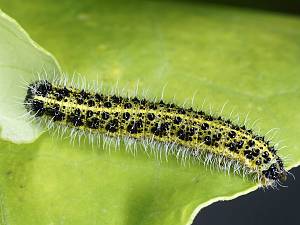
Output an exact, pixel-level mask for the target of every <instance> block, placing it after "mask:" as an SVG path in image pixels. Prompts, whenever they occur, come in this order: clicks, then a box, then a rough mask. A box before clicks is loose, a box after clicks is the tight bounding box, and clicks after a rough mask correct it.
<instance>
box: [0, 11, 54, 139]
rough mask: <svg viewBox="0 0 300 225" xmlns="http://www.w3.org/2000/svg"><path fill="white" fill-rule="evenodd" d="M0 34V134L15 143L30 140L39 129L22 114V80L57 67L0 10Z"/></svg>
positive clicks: (47, 55)
mask: <svg viewBox="0 0 300 225" xmlns="http://www.w3.org/2000/svg"><path fill="white" fill-rule="evenodd" d="M0 36H1V39H0V127H1V134H0V137H1V138H3V139H7V140H11V141H14V142H28V141H32V140H33V139H35V138H37V137H38V135H40V133H41V129H39V128H37V127H36V126H32V125H30V124H29V123H28V122H26V121H25V120H24V117H22V115H24V114H25V111H24V107H23V105H22V103H21V102H22V101H23V99H24V96H25V93H26V87H25V86H26V85H25V84H24V82H25V81H27V82H28V81H30V80H31V79H33V78H34V77H37V73H39V72H47V71H48V70H49V68H51V71H53V70H54V69H56V70H57V71H58V67H57V64H56V61H55V60H54V59H53V57H52V56H51V55H50V54H49V53H47V52H46V51H45V50H43V49H42V48H41V47H39V46H38V45H37V44H36V43H35V42H33V41H32V40H31V39H30V38H29V36H28V34H27V33H26V32H25V31H24V30H23V29H22V28H21V27H20V26H19V25H18V24H17V23H16V22H15V21H14V20H13V19H11V18H9V17H8V16H6V15H5V14H4V13H3V12H1V11H0ZM49 74H50V73H49ZM52 74H53V73H52ZM51 76H52V75H51ZM22 86H23V87H24V88H21V87H22Z"/></svg>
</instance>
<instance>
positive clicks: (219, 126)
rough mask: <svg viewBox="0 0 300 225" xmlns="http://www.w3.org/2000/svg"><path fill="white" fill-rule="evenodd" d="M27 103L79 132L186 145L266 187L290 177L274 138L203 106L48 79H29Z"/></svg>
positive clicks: (37, 114) (176, 147) (35, 112)
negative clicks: (198, 106)
mask: <svg viewBox="0 0 300 225" xmlns="http://www.w3.org/2000/svg"><path fill="white" fill-rule="evenodd" d="M24 106H25V108H26V110H27V111H28V113H29V114H30V115H31V116H32V117H33V118H35V119H42V120H43V121H46V122H47V123H48V124H56V125H59V126H63V127H65V129H69V128H70V129H72V131H75V132H83V133H85V134H94V135H98V134H101V135H104V136H107V137H111V138H121V139H122V138H123V139H131V140H136V141H140V142H143V143H145V142H146V143H159V144H163V145H165V146H171V147H170V148H171V149H172V152H173V153H174V154H178V153H179V151H182V149H184V153H185V154H187V155H189V157H193V158H199V159H203V160H204V162H206V163H215V164H218V165H219V166H220V167H221V168H224V169H225V170H230V168H231V167H232V168H231V169H233V171H234V172H236V171H237V170H238V171H239V170H240V169H242V170H243V171H244V173H246V174H249V176H251V177H253V179H255V180H256V181H257V182H258V184H259V185H260V186H263V187H267V186H272V187H273V186H276V185H277V184H281V183H282V182H284V181H285V180H286V178H287V174H288V171H287V170H285V168H284V165H283V160H282V159H281V158H280V157H279V156H278V155H277V149H276V147H275V146H274V145H271V143H270V141H268V140H266V138H265V137H263V136H259V135H257V134H255V133H254V132H253V131H252V130H251V129H247V128H246V127H245V125H243V126H239V125H236V124H234V123H233V122H231V121H230V120H229V119H224V118H222V117H221V116H213V115H209V114H207V113H206V112H204V111H202V110H194V109H193V108H184V107H180V106H178V105H176V104H175V103H172V102H169V103H167V102H164V101H163V100H160V101H154V100H152V101H151V100H147V99H145V98H138V97H137V96H133V97H128V96H120V95H115V94H111V95H110V94H104V93H100V92H97V91H90V92H89V91H87V90H85V89H80V88H78V87H75V86H74V85H71V86H67V85H66V83H62V82H56V81H53V82H50V81H48V80H47V79H39V80H37V81H34V82H32V83H30V84H28V86H27V93H26V96H25V100H24ZM203 156H204V157H203ZM214 159H215V160H214Z"/></svg>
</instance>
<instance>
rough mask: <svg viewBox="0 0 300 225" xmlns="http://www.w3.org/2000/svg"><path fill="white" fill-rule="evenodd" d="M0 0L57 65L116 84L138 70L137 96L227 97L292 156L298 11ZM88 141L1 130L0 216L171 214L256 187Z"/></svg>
mask: <svg viewBox="0 0 300 225" xmlns="http://www.w3.org/2000/svg"><path fill="white" fill-rule="evenodd" d="M0 3H1V5H2V9H3V10H4V11H5V12H7V13H9V14H10V15H11V16H13V17H14V18H16V19H17V20H18V21H19V22H20V23H21V24H22V26H23V27H24V28H25V29H26V30H27V31H28V32H29V33H30V35H31V36H32V37H33V39H34V40H35V41H37V42H38V43H39V44H41V45H42V46H43V47H44V48H46V49H47V50H49V51H51V52H52V53H53V54H54V55H55V56H56V58H57V59H58V61H59V62H60V64H61V66H62V67H63V70H64V71H67V72H69V73H73V72H74V71H77V72H80V73H82V74H84V76H85V77H86V78H87V79H88V80H90V81H93V80H95V79H96V77H97V74H100V79H101V81H103V83H104V84H105V85H106V86H113V85H115V84H116V82H117V81H119V86H120V87H125V88H126V90H133V89H134V87H135V86H136V84H137V81H138V80H139V88H140V90H146V89H147V90H148V96H149V98H150V97H155V96H156V97H160V96H161V93H162V89H163V88H164V86H165V85H166V84H167V85H166V88H165V91H164V99H166V100H172V97H173V95H174V94H176V102H177V103H184V101H185V99H186V98H191V97H192V96H193V95H194V94H195V93H196V94H195V101H194V105H195V106H197V107H201V105H202V102H203V100H204V99H206V103H205V104H204V107H205V108H206V109H207V110H209V108H210V105H212V106H214V107H213V110H212V111H213V112H215V113H217V112H218V110H220V108H222V106H223V104H224V103H225V102H226V101H228V104H227V105H228V106H227V107H225V111H224V112H223V114H224V115H225V116H226V115H227V116H229V114H230V112H231V109H232V108H236V110H235V113H239V114H240V115H241V118H242V119H243V118H245V117H246V116H245V115H246V114H247V113H248V112H250V114H249V118H251V122H253V121H254V120H255V119H257V118H258V119H260V121H259V122H258V123H257V126H258V127H260V128H261V133H262V134H263V133H266V132H267V131H268V130H269V129H271V128H273V127H278V128H280V129H281V130H280V131H279V133H278V135H277V136H275V138H274V141H275V142H276V141H280V140H285V144H284V145H287V146H288V148H286V149H282V150H281V151H280V154H281V155H284V156H286V155H288V156H289V158H290V161H288V162H287V166H288V167H289V168H291V167H293V166H296V165H299V162H300V152H299V151H297V150H298V149H299V147H300V146H299V145H300V144H299V141H298V134H299V132H298V131H299V126H300V125H299V124H300V116H299V113H298V112H299V109H300V104H299V97H300V96H299V85H298V84H299V82H300V77H299V76H298V75H299V73H300V65H299V63H298V59H299V57H300V30H299V29H298V28H299V26H300V19H299V18H298V17H296V16H288V15H284V14H276V13H268V12H263V11H255V10H245V9H239V8H230V7H219V6H215V5H208V4H203V3H195V2H179V1H176V2H171V1H126V2H124V1H119V2H118V1H96V0H90V1H85V2H83V1H80V2H79V1H78V2H75V1H71V0H70V1H67V0H63V1H60V4H59V5H57V4H53V2H52V1H50V0H48V1H47V0H43V1H42V0H40V1H31V2H30V3H27V4H22V7H20V4H21V3H20V2H19V1H3V0H1V1H0ZM0 43H2V37H0ZM37 65H39V63H37ZM37 68H39V66H37ZM196 91H197V92H196ZM187 104H190V103H187ZM1 108H2V106H1ZM232 119H234V118H233V117H232ZM250 124H251V123H249V125H250ZM99 148H100V149H92V148H91V146H90V145H88V144H82V145H80V146H78V145H77V144H75V145H72V144H70V143H69V139H63V140H60V139H58V138H57V137H54V138H51V136H50V134H48V133H45V134H44V135H43V136H42V137H41V138H39V139H38V140H37V141H36V142H34V143H32V144H23V145H16V144H12V143H9V142H5V141H2V142H1V148H0V154H1V155H0V161H1V162H0V171H1V174H2V176H0V188H1V192H2V195H1V199H2V200H1V204H2V206H1V207H0V209H1V210H2V218H4V219H3V221H4V224H5V223H6V224H16V225H19V224H26V225H27V224H38V225H40V224H60V223H64V224H72V225H73V224H75V225H76V224H124V225H133V224H139V225H140V224H141V225H144V224H151V225H154V224H159V225H162V224H167V225H168V224H172V225H177V224H178V225H183V224H187V223H191V221H192V219H193V218H194V216H195V215H196V213H197V212H198V211H199V210H200V209H201V208H202V207H204V206H206V205H208V204H210V203H212V202H214V201H217V200H220V199H232V198H234V197H236V196H239V195H241V194H244V193H247V192H249V191H251V190H254V189H256V185H255V184H254V183H252V182H250V181H247V180H243V178H241V177H240V176H228V175H225V174H224V173H223V172H219V171H217V170H212V171H210V170H209V168H207V169H206V168H205V167H204V166H202V165H198V164H191V165H189V166H188V165H186V166H183V165H180V162H177V161H176V158H175V157H174V156H169V157H168V162H166V161H165V160H162V162H160V160H158V159H155V158H154V156H153V155H151V156H150V157H148V156H147V155H146V153H144V152H143V150H142V149H140V148H138V149H137V150H138V151H137V154H136V155H135V156H134V157H133V155H132V154H130V153H127V152H126V151H125V149H124V146H121V148H120V150H117V151H115V150H114V146H113V145H112V146H111V150H110V151H109V150H108V149H102V147H99ZM278 194H280V193H278Z"/></svg>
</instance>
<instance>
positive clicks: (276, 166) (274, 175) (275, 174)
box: [262, 157, 287, 183]
mask: <svg viewBox="0 0 300 225" xmlns="http://www.w3.org/2000/svg"><path fill="white" fill-rule="evenodd" d="M262 173H263V176H264V178H265V179H266V180H270V181H277V182H280V183H284V182H285V181H286V179H287V171H286V170H285V169H284V166H283V162H282V160H281V159H280V158H279V157H277V158H276V162H275V163H272V164H271V165H270V166H269V168H268V169H266V170H263V171H262Z"/></svg>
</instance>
